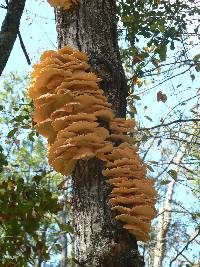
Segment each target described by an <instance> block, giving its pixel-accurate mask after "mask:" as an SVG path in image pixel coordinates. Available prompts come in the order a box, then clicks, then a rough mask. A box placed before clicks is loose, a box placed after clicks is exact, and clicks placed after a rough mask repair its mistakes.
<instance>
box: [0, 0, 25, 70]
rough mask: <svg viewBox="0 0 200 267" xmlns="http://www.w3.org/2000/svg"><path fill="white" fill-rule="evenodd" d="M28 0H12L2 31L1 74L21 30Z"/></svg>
mask: <svg viewBox="0 0 200 267" xmlns="http://www.w3.org/2000/svg"><path fill="white" fill-rule="evenodd" d="M25 2H26V0H18V1H16V0H10V1H9V3H8V6H7V13H6V16H5V19H4V21H3V23H2V26H1V31H0V75H1V74H2V72H3V70H4V68H5V66H6V63H7V61H8V58H9V56H10V53H11V51H12V48H13V45H14V43H15V40H16V38H17V34H18V32H19V26H20V19H21V16H22V13H23V10H24V6H25Z"/></svg>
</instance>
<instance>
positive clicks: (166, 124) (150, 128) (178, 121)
mask: <svg viewBox="0 0 200 267" xmlns="http://www.w3.org/2000/svg"><path fill="white" fill-rule="evenodd" d="M190 121H191V122H199V121H200V119H185V120H184V119H180V120H175V121H171V122H167V123H162V124H159V125H155V126H153V127H149V128H139V129H138V131H143V130H152V129H156V128H160V127H164V126H169V125H171V124H174V123H182V122H190Z"/></svg>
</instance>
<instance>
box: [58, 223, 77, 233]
mask: <svg viewBox="0 0 200 267" xmlns="http://www.w3.org/2000/svg"><path fill="white" fill-rule="evenodd" d="M59 226H60V228H61V230H63V231H65V232H66V233H73V232H74V229H73V227H72V226H71V225H69V224H63V223H61V224H59Z"/></svg>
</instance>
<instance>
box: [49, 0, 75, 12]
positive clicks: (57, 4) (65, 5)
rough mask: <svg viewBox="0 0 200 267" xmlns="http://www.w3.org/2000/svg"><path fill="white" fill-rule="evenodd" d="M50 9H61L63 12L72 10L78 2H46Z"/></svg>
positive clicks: (73, 0) (66, 0) (52, 0)
mask: <svg viewBox="0 0 200 267" xmlns="http://www.w3.org/2000/svg"><path fill="white" fill-rule="evenodd" d="M47 1H48V2H49V4H50V5H51V6H52V7H61V8H63V9H64V10H67V9H70V8H72V7H73V6H74V5H78V4H79V2H80V0H47Z"/></svg>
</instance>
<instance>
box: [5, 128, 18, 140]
mask: <svg viewBox="0 0 200 267" xmlns="http://www.w3.org/2000/svg"><path fill="white" fill-rule="evenodd" d="M17 130H18V128H14V129H12V130H11V131H10V132H9V133H8V134H7V137H8V138H12V137H13V136H14V135H15V133H16V132H17Z"/></svg>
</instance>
